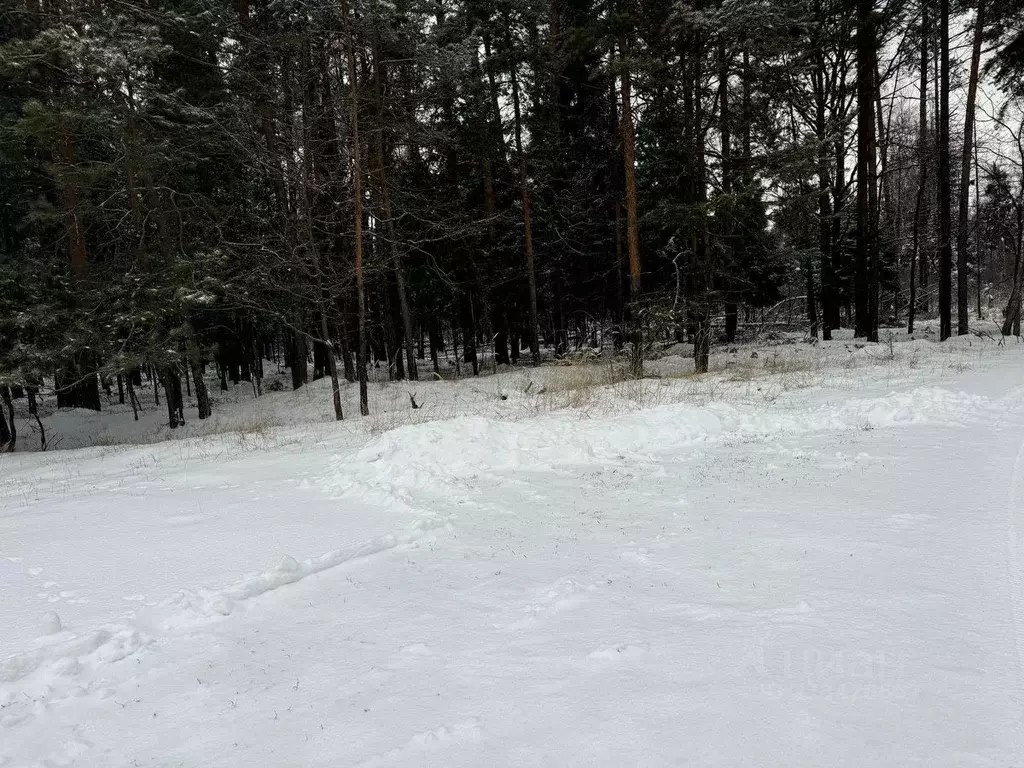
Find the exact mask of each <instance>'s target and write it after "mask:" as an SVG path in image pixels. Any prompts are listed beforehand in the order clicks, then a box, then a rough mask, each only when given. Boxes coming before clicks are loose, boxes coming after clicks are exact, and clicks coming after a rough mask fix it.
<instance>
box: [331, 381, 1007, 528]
mask: <svg viewBox="0 0 1024 768" xmlns="http://www.w3.org/2000/svg"><path fill="white" fill-rule="evenodd" d="M989 405H990V403H989V401H988V400H987V399H986V398H984V397H981V396H977V395H968V394H965V393H963V392H953V391H950V390H947V389H942V388H939V387H926V388H918V389H914V390H911V391H909V392H903V393H893V394H889V395H886V396H884V397H876V398H853V399H849V400H845V401H843V402H841V403H838V404H837V403H831V402H826V403H824V404H821V405H817V406H812V407H808V406H807V404H806V403H794V404H792V405H791V406H790V407H788V408H787V407H785V406H782V405H775V406H755V405H734V404H730V403H712V404H710V405H708V406H704V407H695V406H690V405H685V404H676V405H668V406H662V407H658V408H650V409H647V410H643V411H636V412H631V413H627V414H624V415H621V416H614V417H610V418H600V419H590V420H586V419H580V418H579V417H578V416H576V415H574V414H569V413H559V414H554V415H550V416H543V417H538V418H535V419H530V420H527V421H521V422H509V421H500V420H495V419H488V418H484V417H466V418H459V419H453V420H450V421H445V422H428V423H425V424H416V425H409V426H404V427H399V428H397V429H395V430H393V431H391V432H388V433H386V434H384V435H381V436H380V437H378V438H376V439H375V440H372V441H371V442H370V443H368V444H367V445H366V446H365V447H364V448H362V449H361V450H359V451H357V452H356V453H354V454H351V455H348V456H345V457H343V458H340V459H338V460H337V461H336V462H335V463H334V466H333V469H332V471H331V472H330V473H329V474H328V475H327V476H326V477H325V478H324V479H323V485H324V487H325V489H327V490H329V491H332V492H334V493H336V494H338V495H340V496H345V495H348V494H353V495H355V496H357V497H359V498H363V499H368V500H372V501H374V502H376V503H389V504H396V503H397V504H404V505H405V506H407V507H408V508H410V509H412V510H422V509H424V508H425V507H426V508H432V505H433V504H435V503H436V502H437V500H438V498H440V497H441V496H443V498H444V499H445V500H447V501H449V502H454V503H456V504H463V503H466V502H468V501H470V499H471V498H472V495H473V492H474V489H475V488H476V487H477V484H478V482H479V480H480V478H481V477H486V476H488V475H491V474H493V473H496V472H502V471H517V470H530V469H537V470H543V469H549V468H557V467H567V466H573V465H583V464H594V463H598V464H601V463H604V464H621V463H622V462H623V461H625V460H630V461H649V460H655V459H656V458H657V457H658V456H659V455H662V456H663V455H665V454H666V453H671V452H674V451H678V450H680V449H682V448H685V447H686V446H688V445H692V444H693V443H695V442H698V441H707V440H714V439H727V438H729V437H764V436H774V435H778V436H783V435H799V434H806V433H813V432H824V431H843V430H854V429H876V428H885V427H894V426H901V425H909V424H921V423H928V422H936V423H943V424H960V423H966V422H968V421H971V420H976V419H977V418H979V415H980V414H982V413H984V412H985V410H986V408H987V406H989ZM430 489H433V490H432V491H431V490H430ZM442 490H443V493H442Z"/></svg>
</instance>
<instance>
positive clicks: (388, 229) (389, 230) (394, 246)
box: [373, 47, 419, 381]
mask: <svg viewBox="0 0 1024 768" xmlns="http://www.w3.org/2000/svg"><path fill="white" fill-rule="evenodd" d="M374 53H375V61H374V67H373V72H374V87H375V91H376V94H375V95H376V97H377V119H378V121H379V125H378V126H377V130H376V131H374V148H375V150H376V154H377V163H376V165H377V186H378V187H379V191H380V197H381V207H382V209H383V213H384V232H385V234H386V236H387V240H388V242H387V248H388V251H389V252H390V254H391V265H392V268H393V270H394V273H395V285H396V290H397V292H398V308H399V311H400V313H401V315H402V333H403V337H404V339H403V345H404V347H405V360H406V370H407V375H408V377H409V379H410V380H411V381H416V380H417V379H419V375H418V372H417V368H416V350H415V347H414V346H413V336H412V313H411V312H410V311H409V298H408V292H407V291H406V287H405V269H404V267H403V266H402V257H401V254H400V253H399V251H398V238H397V232H396V228H395V219H394V215H393V214H392V210H391V190H390V188H389V187H388V172H387V168H388V166H387V164H386V162H385V152H384V93H383V85H382V82H381V80H382V78H381V67H382V66H383V63H382V61H381V58H380V48H379V47H378V48H377V49H376V50H375V52H374Z"/></svg>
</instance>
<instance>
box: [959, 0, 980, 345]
mask: <svg viewBox="0 0 1024 768" xmlns="http://www.w3.org/2000/svg"><path fill="white" fill-rule="evenodd" d="M984 18H985V0H978V10H977V13H976V16H975V19H974V45H973V47H972V49H971V75H970V79H969V80H968V83H967V112H966V115H965V117H964V149H963V153H962V154H961V156H960V211H959V213H960V217H959V222H958V227H957V233H956V274H957V278H956V298H957V331H956V332H957V334H958V335H960V336H963V335H964V334H966V333H969V332H970V329H969V328H968V306H969V305H970V298H969V295H968V287H969V286H968V284H967V261H968V259H967V256H968V243H970V237H969V233H968V231H967V226H968V205H969V203H970V197H971V154H972V152H973V143H974V108H975V103H976V101H977V97H978V71H979V69H980V66H981V40H982V34H983V33H984ZM979 284H980V275H979ZM979 315H980V311H979Z"/></svg>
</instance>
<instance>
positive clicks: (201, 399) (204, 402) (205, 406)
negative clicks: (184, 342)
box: [186, 358, 213, 419]
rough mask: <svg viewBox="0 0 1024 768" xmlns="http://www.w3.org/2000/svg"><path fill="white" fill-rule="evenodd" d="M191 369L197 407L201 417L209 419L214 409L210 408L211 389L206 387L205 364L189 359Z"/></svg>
mask: <svg viewBox="0 0 1024 768" xmlns="http://www.w3.org/2000/svg"><path fill="white" fill-rule="evenodd" d="M189 369H190V370H191V372H192V383H193V384H194V385H195V388H196V407H197V408H198V410H199V418H200V419H208V418H210V415H211V414H212V413H213V410H212V409H211V408H210V391H209V390H208V389H207V388H206V380H205V379H204V378H203V366H202V364H200V362H199V361H198V360H196V359H195V358H193V359H192V360H190V361H189ZM186 381H187V379H186Z"/></svg>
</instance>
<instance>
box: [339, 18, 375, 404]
mask: <svg viewBox="0 0 1024 768" xmlns="http://www.w3.org/2000/svg"><path fill="white" fill-rule="evenodd" d="M342 14H343V16H344V18H345V23H346V24H347V25H348V34H347V36H346V54H347V58H348V81H349V89H350V91H351V102H352V106H351V120H352V129H351V130H352V135H351V137H350V140H351V155H352V187H353V194H354V200H355V206H354V207H355V211H354V222H355V237H354V249H355V269H356V302H357V305H358V312H359V353H358V354H359V360H358V366H357V367H358V369H359V370H358V371H357V373H358V375H359V413H360V414H362V415H363V416H369V415H370V394H369V389H368V387H367V381H366V375H367V371H366V352H367V343H368V340H367V337H366V288H365V285H364V274H363V272H364V270H363V167H362V158H361V154H362V152H361V147H360V144H359V99H358V98H357V94H358V89H357V85H358V80H357V78H356V53H355V33H354V31H353V29H352V26H353V23H354V22H353V20H352V19H351V18H350V16H349V12H348V4H347V2H344V1H343V3H342Z"/></svg>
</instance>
